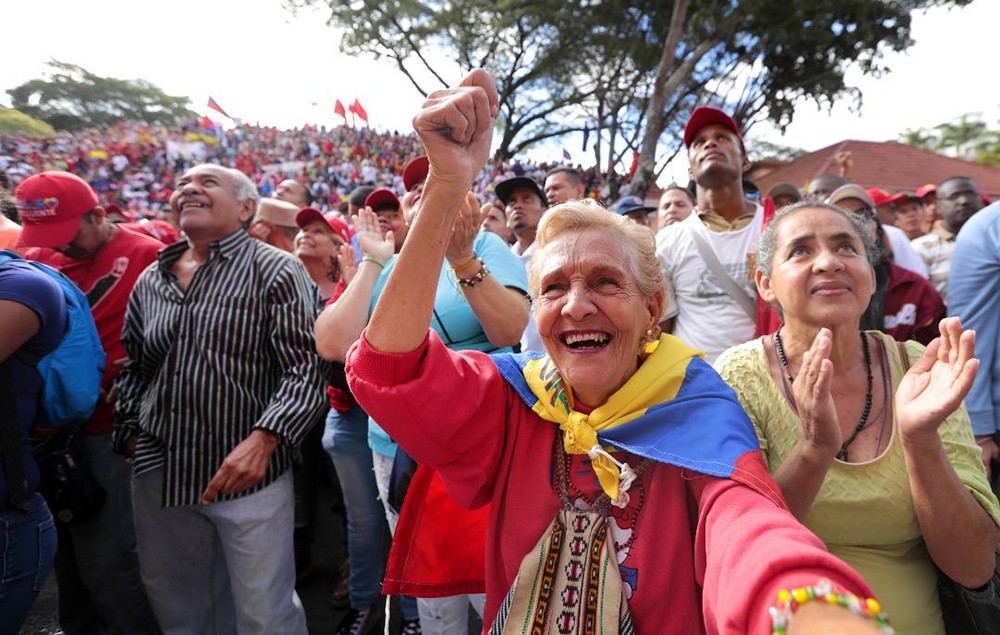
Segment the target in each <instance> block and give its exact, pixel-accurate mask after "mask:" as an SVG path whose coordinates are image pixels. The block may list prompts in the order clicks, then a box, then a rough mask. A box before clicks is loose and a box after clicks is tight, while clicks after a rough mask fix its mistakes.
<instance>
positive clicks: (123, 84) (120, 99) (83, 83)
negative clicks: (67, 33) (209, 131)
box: [7, 60, 194, 130]
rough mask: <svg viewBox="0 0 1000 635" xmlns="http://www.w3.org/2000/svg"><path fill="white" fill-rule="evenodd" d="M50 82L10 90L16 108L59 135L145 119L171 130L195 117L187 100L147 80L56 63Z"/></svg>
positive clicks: (42, 80)
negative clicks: (178, 122) (176, 124)
mask: <svg viewBox="0 0 1000 635" xmlns="http://www.w3.org/2000/svg"><path fill="white" fill-rule="evenodd" d="M48 66H49V67H50V68H51V69H52V70H51V71H50V72H49V73H47V77H45V78H40V79H33V80H30V81H28V82H25V83H23V84H21V85H20V86H18V87H16V88H12V89H10V90H8V91H7V94H8V95H10V98H11V102H12V105H13V106H14V108H16V109H17V110H20V111H21V112H23V113H24V114H26V115H28V116H30V117H34V118H36V119H41V120H42V121H45V122H47V123H48V124H50V125H51V126H52V127H53V128H55V129H57V130H77V129H80V128H92V127H93V128H103V127H107V126H110V125H113V124H115V123H118V122H119V121H124V120H141V121H145V122H147V123H151V124H162V125H171V124H174V123H176V122H177V121H178V120H179V119H180V118H182V117H187V116H190V115H193V114H194V113H193V112H192V111H190V110H189V109H188V105H189V104H190V100H189V99H188V98H187V97H175V96H172V95H167V94H166V93H164V92H163V91H162V90H161V89H159V88H157V87H156V86H154V85H153V84H151V83H150V82H147V81H145V80H142V79H116V78H113V77H101V76H99V75H95V74H94V73H91V72H90V71H88V70H87V69H85V68H82V67H80V66H76V65H75V64H67V63H65V62H59V61H56V60H51V61H50V62H49V63H48Z"/></svg>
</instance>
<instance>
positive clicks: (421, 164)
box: [403, 155, 431, 192]
mask: <svg viewBox="0 0 1000 635" xmlns="http://www.w3.org/2000/svg"><path fill="white" fill-rule="evenodd" d="M430 165H431V164H430V160H429V159H428V158H427V155H421V156H419V157H417V158H416V159H411V160H410V162H409V163H407V164H406V167H405V168H403V187H405V188H406V191H407V192H409V191H410V190H412V189H413V186H414V185H416V184H418V183H421V182H423V181H424V180H425V179H426V178H427V172H428V170H430Z"/></svg>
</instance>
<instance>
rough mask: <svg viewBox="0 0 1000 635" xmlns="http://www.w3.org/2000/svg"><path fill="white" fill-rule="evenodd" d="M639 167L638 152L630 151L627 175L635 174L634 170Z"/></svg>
mask: <svg viewBox="0 0 1000 635" xmlns="http://www.w3.org/2000/svg"><path fill="white" fill-rule="evenodd" d="M638 169H639V153H638V152H636V151H634V150H633V151H632V167H630V168H629V169H628V175H629V176H635V171H636V170H638Z"/></svg>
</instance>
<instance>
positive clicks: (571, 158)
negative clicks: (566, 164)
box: [563, 148, 573, 161]
mask: <svg viewBox="0 0 1000 635" xmlns="http://www.w3.org/2000/svg"><path fill="white" fill-rule="evenodd" d="M563 159H564V160H566V161H572V160H573V157H571V156H570V155H569V151H568V150H567V149H566V148H563Z"/></svg>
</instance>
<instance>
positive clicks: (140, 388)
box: [112, 275, 148, 453]
mask: <svg viewBox="0 0 1000 635" xmlns="http://www.w3.org/2000/svg"><path fill="white" fill-rule="evenodd" d="M145 279H146V276H145V275H142V276H140V278H139V280H138V281H137V282H136V285H135V288H134V289H133V292H132V295H131V297H130V298H129V303H128V308H127V309H126V311H125V323H124V325H123V326H122V346H124V347H125V352H126V353H128V361H126V362H125V366H124V368H122V371H121V372H120V373H119V374H118V376H117V377H116V378H115V384H114V386H115V388H114V391H115V405H114V410H115V425H114V430H113V433H112V440H113V443H114V449H115V451H116V452H119V453H121V452H123V451H124V444H125V442H126V441H127V440H128V438H129V437H130V436H132V435H133V434H139V433H140V432H141V428H140V427H139V406H140V404H141V403H142V397H143V395H144V394H145V392H146V389H147V387H148V382H146V380H145V379H144V378H143V376H142V349H143V347H142V308H141V306H140V304H141V300H140V298H141V296H142V286H143V281H144V280H145Z"/></svg>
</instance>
